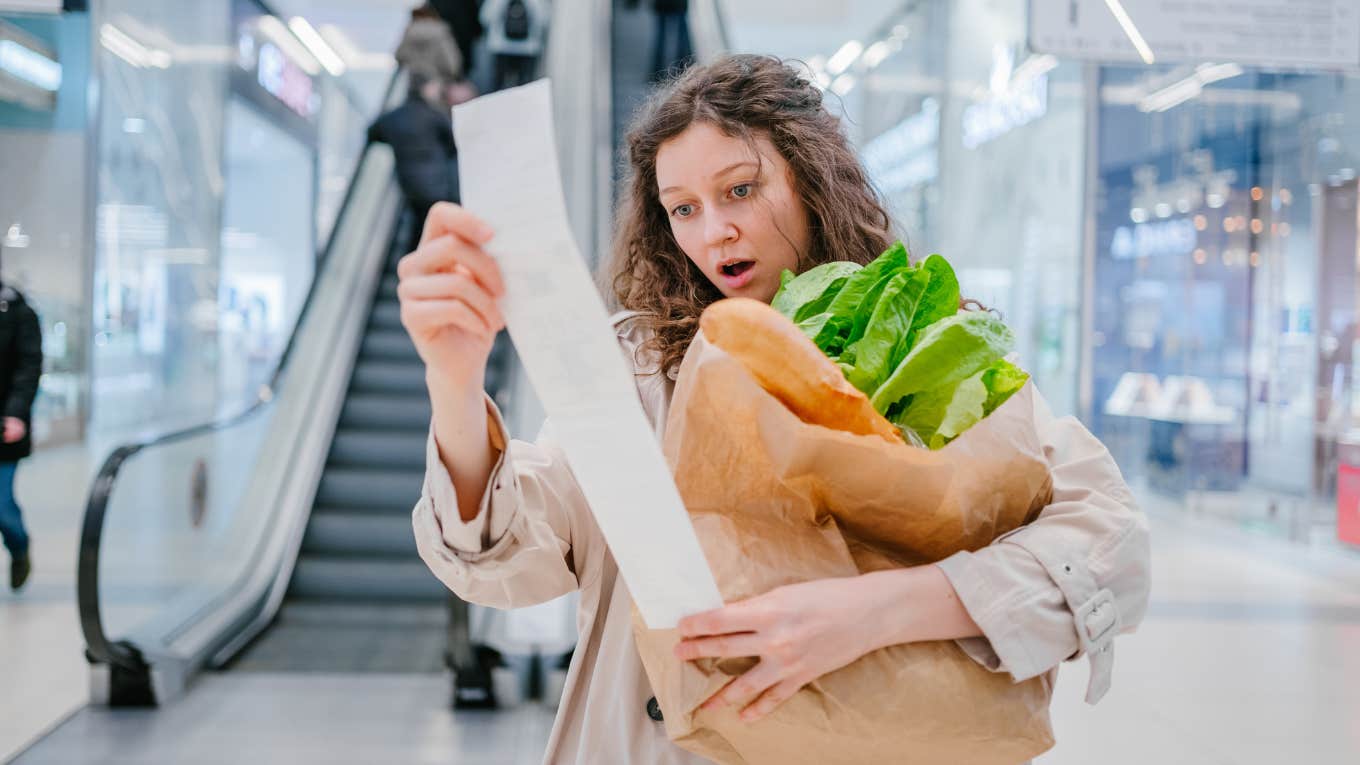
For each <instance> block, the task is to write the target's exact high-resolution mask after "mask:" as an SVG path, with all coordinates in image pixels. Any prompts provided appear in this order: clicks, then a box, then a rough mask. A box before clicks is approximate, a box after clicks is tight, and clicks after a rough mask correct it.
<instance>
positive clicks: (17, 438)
mask: <svg viewBox="0 0 1360 765" xmlns="http://www.w3.org/2000/svg"><path fill="white" fill-rule="evenodd" d="M41 376H42V330H41V329H40V328H39V326H38V315H37V314H36V313H34V312H33V309H32V308H30V307H29V305H28V301H26V300H24V296H23V295H22V294H21V293H20V292H19V291H18V290H16V289H14V288H13V287H11V286H9V285H7V284H3V283H0V402H3V405H4V438H3V441H2V442H0V536H3V537H4V542H5V548H6V549H7V550H9V555H10V567H9V586H10V589H12V590H15V591H18V590H19V588H21V587H23V586H24V582H26V581H28V575H29V573H30V572H31V571H32V570H33V563H32V559H31V558H30V557H29V551H28V532H27V531H26V530H25V529H24V518H23V514H22V513H21V512H20V511H19V503H18V502H16V501H15V499H14V472H15V470H16V469H17V468H18V466H19V460H21V459H23V458H24V457H27V456H28V455H30V454H32V453H33V441H32V437H31V433H30V431H31V430H32V424H33V399H34V398H36V397H37V395H38V378H40V377H41Z"/></svg>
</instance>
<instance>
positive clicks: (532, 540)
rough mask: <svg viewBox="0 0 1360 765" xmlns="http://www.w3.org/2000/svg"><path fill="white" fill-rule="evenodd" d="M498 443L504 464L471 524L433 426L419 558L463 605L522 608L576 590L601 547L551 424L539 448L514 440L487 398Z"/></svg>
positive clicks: (416, 518) (420, 512)
mask: <svg viewBox="0 0 1360 765" xmlns="http://www.w3.org/2000/svg"><path fill="white" fill-rule="evenodd" d="M486 404H487V410H488V419H489V426H490V429H491V432H490V437H491V441H492V444H493V445H494V446H496V447H497V448H498V449H500V457H499V460H498V461H497V463H496V465H495V468H494V469H493V470H492V474H491V479H490V481H489V482H488V483H487V490H486V494H485V495H483V496H482V499H481V505H480V507H479V509H478V512H477V517H476V518H474V519H473V520H472V521H471V522H467V523H465V522H463V520H462V518H461V517H460V515H459V513H458V499H457V495H456V493H455V490H454V486H453V481H452V480H451V478H450V477H449V473H448V470H447V469H446V468H445V467H444V464H443V462H442V461H441V460H440V458H439V452H438V449H437V447H436V445H435V438H434V429H433V427H432V428H431V431H430V437H429V439H428V442H427V447H426V468H425V485H424V488H423V490H422V492H421V497H420V501H419V503H417V504H416V507H415V511H414V513H413V524H414V527H415V535H416V546H417V548H418V549H419V551H420V557H421V558H422V559H423V560H424V561H425V563H426V564H427V565H428V566H429V567H430V569H431V570H432V571H433V572H434V573H435V575H436V576H438V577H439V579H440V580H441V581H443V582H444V584H445V585H447V586H448V588H449V589H451V590H453V591H454V592H455V593H457V595H458V596H459V597H461V598H463V599H464V600H467V601H469V602H472V603H477V604H480V605H484V606H492V607H495V608H519V607H522V606H529V605H534V604H537V603H543V602H546V601H549V600H552V599H554V598H556V597H559V596H561V595H565V594H566V593H568V592H571V591H572V590H575V589H577V588H578V587H580V586H581V584H582V583H583V582H588V581H589V578H590V577H592V576H594V575H595V574H596V573H597V572H596V571H595V570H594V569H596V568H598V564H597V558H598V557H599V555H600V552H599V551H597V550H596V546H602V545H603V540H602V539H601V538H600V537H599V533H598V531H596V529H595V526H594V523H593V520H592V519H591V517H590V510H589V507H588V506H587V504H586V500H585V497H584V495H582V493H581V490H580V487H579V486H578V485H577V483H576V479H575V477H574V476H573V475H572V473H571V469H570V468H569V467H568V466H567V461H566V457H565V455H564V454H563V453H562V451H561V449H560V448H559V447H558V446H557V444H556V442H555V440H554V439H553V436H552V428H551V423H548V424H545V425H544V429H543V432H542V433H541V434H540V436H539V438H538V439H537V441H536V442H534V443H527V442H524V441H512V440H510V438H509V437H508V435H507V432H506V429H505V424H504V421H503V420H502V419H501V415H500V412H499V410H498V409H497V408H496V405H495V404H494V403H493V402H492V401H491V399H490V398H489V397H488V398H487V399H486Z"/></svg>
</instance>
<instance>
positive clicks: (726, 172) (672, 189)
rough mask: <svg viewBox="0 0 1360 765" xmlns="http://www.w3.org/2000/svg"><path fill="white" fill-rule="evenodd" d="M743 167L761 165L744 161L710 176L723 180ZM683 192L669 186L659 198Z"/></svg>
mask: <svg viewBox="0 0 1360 765" xmlns="http://www.w3.org/2000/svg"><path fill="white" fill-rule="evenodd" d="M743 167H759V165H758V164H757V163H755V162H752V161H751V160H742V161H741V162H733V163H732V164H730V165H728V166H727V167H724V168H723V169H721V170H719V171H718V172H716V173H714V174H713V175H712V176H710V177H711V178H721V177H723V176H724V175H727V174H728V173H730V172H732V171H733V170H738V169H740V168H743ZM683 190H684V189H682V188H680V187H679V186H667V187H666V188H664V189H662V190H661V191H660V193H659V196H663V197H664V196H666V195H667V194H669V193H671V192H672V191H683Z"/></svg>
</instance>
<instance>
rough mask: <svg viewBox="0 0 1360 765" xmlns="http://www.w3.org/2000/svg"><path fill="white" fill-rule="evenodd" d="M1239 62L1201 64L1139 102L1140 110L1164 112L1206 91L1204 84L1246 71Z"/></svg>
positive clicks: (1229, 77)
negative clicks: (1192, 72)
mask: <svg viewBox="0 0 1360 765" xmlns="http://www.w3.org/2000/svg"><path fill="white" fill-rule="evenodd" d="M1245 71H1246V70H1244V69H1243V68H1242V67H1241V66H1239V65H1237V64H1200V65H1199V66H1198V67H1196V69H1195V73H1194V74H1192V75H1190V76H1189V77H1186V78H1185V79H1183V80H1179V81H1177V82H1174V83H1172V84H1170V85H1168V86H1166V87H1165V88H1162V89H1161V90H1158V91H1156V92H1155V93H1150V94H1148V95H1147V96H1146V97H1145V98H1143V99H1142V100H1141V101H1139V102H1138V110H1139V111H1143V112H1164V111H1167V110H1168V109H1171V108H1173V107H1176V106H1180V105H1181V104H1183V103H1185V102H1186V101H1189V100H1190V99H1192V98H1194V97H1196V96H1198V95H1199V94H1200V93H1203V92H1204V86H1205V85H1209V84H1211V83H1215V82H1218V81H1220V80H1227V79H1231V78H1233V77H1236V76H1238V75H1240V74H1242V73H1243V72H1245Z"/></svg>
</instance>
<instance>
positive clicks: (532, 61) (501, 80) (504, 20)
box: [482, 0, 549, 90]
mask: <svg viewBox="0 0 1360 765" xmlns="http://www.w3.org/2000/svg"><path fill="white" fill-rule="evenodd" d="M548 13H549V7H548V3H547V2H546V0H488V2H487V3H486V4H485V5H483V6H482V26H483V27H485V28H486V47H487V50H489V51H490V52H491V54H492V56H494V57H495V63H496V77H495V80H494V82H495V89H496V90H501V89H503V88H513V87H515V86H516V85H523V84H525V83H527V82H529V81H530V80H532V79H534V70H535V69H536V68H537V66H538V58H539V56H541V55H542V54H543V41H544V39H545V37H546V36H547V35H546V32H547V28H548Z"/></svg>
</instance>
